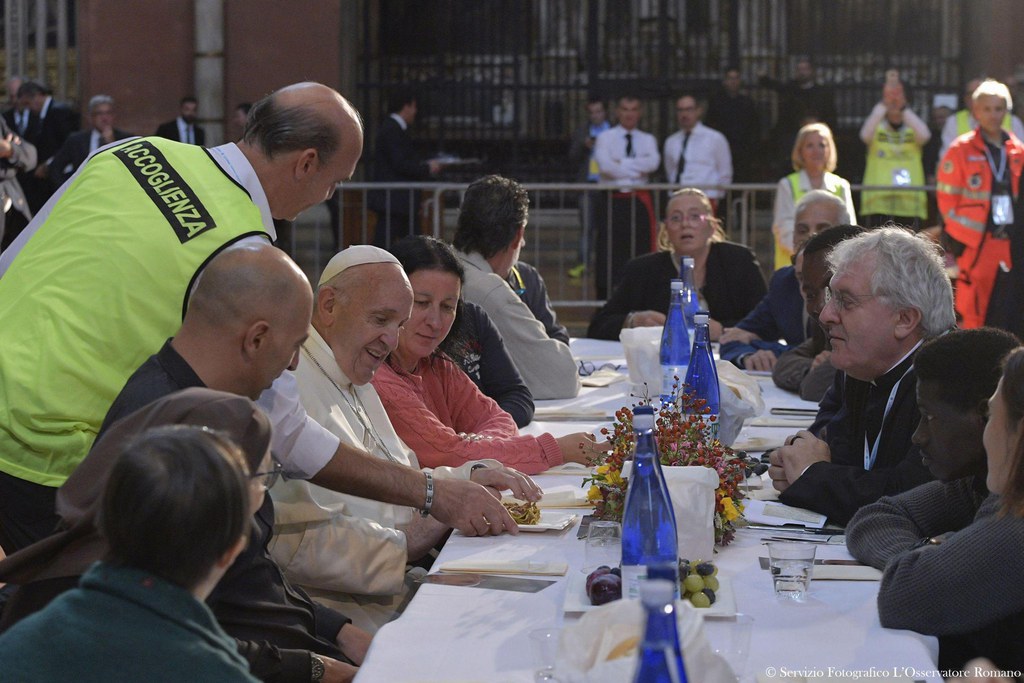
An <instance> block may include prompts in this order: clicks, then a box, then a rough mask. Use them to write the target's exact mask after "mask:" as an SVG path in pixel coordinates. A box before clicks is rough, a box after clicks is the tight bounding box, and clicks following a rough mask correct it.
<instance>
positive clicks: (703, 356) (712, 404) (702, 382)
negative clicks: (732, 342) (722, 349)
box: [686, 311, 722, 438]
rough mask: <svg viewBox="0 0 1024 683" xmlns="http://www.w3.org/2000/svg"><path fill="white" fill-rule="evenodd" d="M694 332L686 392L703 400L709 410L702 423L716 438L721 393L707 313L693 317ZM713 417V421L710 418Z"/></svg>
mask: <svg viewBox="0 0 1024 683" xmlns="http://www.w3.org/2000/svg"><path fill="white" fill-rule="evenodd" d="M694 321H695V322H696V326H695V327H696V332H695V335H694V340H693V350H692V352H691V353H690V367H689V368H688V369H687V371H686V391H687V393H692V394H694V398H700V399H704V401H705V405H706V407H707V408H709V409H710V412H709V413H705V415H704V421H705V423H706V424H707V425H708V432H709V433H708V435H709V436H710V437H712V438H714V437H717V436H718V419H719V416H720V414H721V410H722V408H721V406H722V401H721V393H720V390H719V386H718V369H717V368H716V367H715V357H714V356H713V355H712V353H711V331H710V328H709V327H708V314H707V311H701V312H700V313H698V314H697V315H695V316H694ZM712 417H714V421H713V422H712V421H711V418H712Z"/></svg>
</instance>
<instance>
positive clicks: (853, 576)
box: [811, 564, 882, 581]
mask: <svg viewBox="0 0 1024 683" xmlns="http://www.w3.org/2000/svg"><path fill="white" fill-rule="evenodd" d="M811 578H812V579H817V580H820V581H881V580H882V572H880V571H879V570H877V569H875V568H874V567H869V566H867V565H866V564H863V565H848V564H816V565H814V572H813V574H812V575H811Z"/></svg>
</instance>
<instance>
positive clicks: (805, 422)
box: [747, 415, 814, 429]
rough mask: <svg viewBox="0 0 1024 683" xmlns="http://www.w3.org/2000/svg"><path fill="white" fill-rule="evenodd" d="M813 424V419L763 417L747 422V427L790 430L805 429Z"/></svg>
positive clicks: (776, 416)
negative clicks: (785, 428)
mask: <svg viewBox="0 0 1024 683" xmlns="http://www.w3.org/2000/svg"><path fill="white" fill-rule="evenodd" d="M813 423H814V418H813V417H779V416H778V415H764V416H762V417H755V418H752V419H750V420H747V426H749V427H788V428H790V429H807V428H808V427H810V426H811V425H812V424H813Z"/></svg>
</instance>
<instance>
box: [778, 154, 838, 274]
mask: <svg viewBox="0 0 1024 683" xmlns="http://www.w3.org/2000/svg"><path fill="white" fill-rule="evenodd" d="M786 180H788V181H789V187H790V189H791V190H793V206H796V204H797V202H799V201H800V198H801V197H803V196H804V194H806V193H805V192H804V191H803V190H801V189H800V171H796V172H794V173H790V174H789V175H788V176H786ZM831 180H834V181H835V182H831V185H832V190H831V192H832V194H834V195H835V196H837V197H839V198H840V199H842V200H843V203H844V204H845V203H846V194H845V193H844V192H843V183H842V182H839V181H842V180H843V179H842V178H840V177H839V176H837V175H836V174H835V173H829V172H827V171H826V172H825V179H824V182H825V188H824V189H825V190H826V191H827V190H828V188H829V184H830V182H829V181H831ZM794 218H795V216H794ZM792 260H793V254H792V252H790V251H789V249H787V248H786V247H784V246H782V243H781V242H780V241H779V240H778V239H776V240H775V270H779V269H780V268H785V267H786V266H789V265H792Z"/></svg>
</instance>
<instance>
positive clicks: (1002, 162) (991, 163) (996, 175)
mask: <svg viewBox="0 0 1024 683" xmlns="http://www.w3.org/2000/svg"><path fill="white" fill-rule="evenodd" d="M981 146H982V149H984V150H985V157H986V158H987V159H988V167H989V168H991V169H992V180H993V184H995V183H1001V182H1003V176H1005V175H1006V156H1007V154H1006V149H1005V148H1000V150H999V151H1000V155H999V170H998V171H997V170H996V162H995V160H994V159H993V158H992V152H990V151H988V144H987V143H985V141H984V140H983V141H982V143H981Z"/></svg>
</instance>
